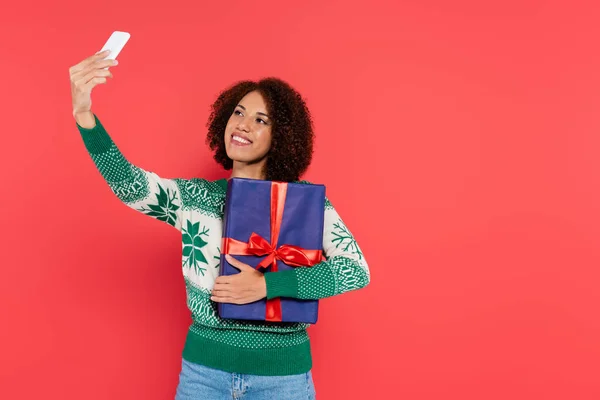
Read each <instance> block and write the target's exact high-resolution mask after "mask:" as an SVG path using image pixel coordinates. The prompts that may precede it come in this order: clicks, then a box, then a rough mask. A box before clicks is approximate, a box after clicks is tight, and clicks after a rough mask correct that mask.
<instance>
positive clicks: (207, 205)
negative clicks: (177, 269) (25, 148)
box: [77, 115, 370, 375]
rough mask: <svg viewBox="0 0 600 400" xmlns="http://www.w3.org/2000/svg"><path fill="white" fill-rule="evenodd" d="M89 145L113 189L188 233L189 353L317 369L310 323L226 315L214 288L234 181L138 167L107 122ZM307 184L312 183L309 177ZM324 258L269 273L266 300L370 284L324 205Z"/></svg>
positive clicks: (252, 367) (88, 133) (210, 359)
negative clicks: (213, 297) (111, 133)
mask: <svg viewBox="0 0 600 400" xmlns="http://www.w3.org/2000/svg"><path fill="white" fill-rule="evenodd" d="M94 118H95V120H96V126H95V127H94V128H92V129H86V128H83V127H81V126H80V125H79V124H77V128H78V130H79V132H80V133H81V136H82V138H83V143H84V145H85V147H86V149H87V151H88V152H89V154H90V156H91V158H92V160H93V162H94V163H95V165H96V167H97V168H98V170H99V172H100V174H101V175H102V177H103V178H104V180H105V181H106V182H107V183H108V185H109V187H110V189H111V190H112V191H113V192H114V193H115V194H116V196H117V197H118V198H119V199H120V200H121V201H122V202H123V203H124V204H126V205H127V206H129V207H131V208H133V209H134V210H137V211H139V212H141V213H143V214H145V215H148V216H150V217H153V218H156V219H158V220H160V221H164V222H166V223H167V224H169V225H171V226H172V227H174V228H175V229H177V230H178V231H179V232H180V234H181V242H182V259H181V268H182V272H183V277H184V280H185V284H186V292H187V306H188V308H189V310H190V311H191V315H192V320H193V323H192V325H191V326H190V328H189V331H188V334H187V338H186V343H185V346H184V349H183V354H182V356H183V358H184V359H186V360H188V361H191V362H195V363H198V364H202V365H205V366H208V367H211V368H216V369H220V370H223V371H228V372H236V373H245V374H254V375H291V374H300V373H305V372H308V371H309V370H310V369H311V368H312V357H311V349H310V341H309V336H308V334H307V332H306V329H307V328H308V327H309V326H310V324H305V323H290V322H263V321H250V320H248V321H245V320H228V319H222V318H220V317H219V315H218V314H217V303H215V302H213V301H212V300H210V293H211V290H212V288H213V285H214V282H215V279H216V277H217V276H218V274H219V259H220V245H221V236H222V229H223V212H224V204H225V194H226V189H227V180H225V179H220V180H216V181H209V180H205V179H200V178H192V179H180V178H174V179H166V178H161V177H159V176H158V175H156V174H155V173H153V172H150V171H146V170H144V169H142V168H140V167H137V166H135V165H133V164H131V163H130V162H129V161H128V160H127V159H126V158H125V157H124V156H123V154H122V153H121V152H120V151H119V149H118V148H117V146H116V145H115V143H114V142H113V140H112V139H111V137H110V136H109V135H108V133H107V131H106V130H105V128H104V126H103V125H102V124H101V123H100V120H99V119H98V117H97V116H96V115H94ZM302 182H303V183H308V182H306V181H302ZM323 253H324V255H325V257H326V260H325V261H322V262H321V263H319V264H317V265H315V266H313V267H310V268H295V269H293V270H291V271H282V272H275V273H270V272H266V273H265V281H266V285H267V298H268V299H272V298H275V297H293V298H298V299H323V298H326V297H331V296H335V295H338V294H341V293H344V292H348V291H351V290H356V289H359V288H362V287H365V286H366V285H367V284H368V283H369V281H370V273H369V268H368V266H367V263H366V261H365V258H364V255H363V253H362V252H361V250H360V248H359V246H358V244H357V243H356V241H355V240H354V237H353V236H352V233H351V232H350V231H349V230H348V228H347V227H346V226H345V225H344V222H343V221H342V219H341V218H340V216H339V215H338V213H337V212H336V210H335V209H334V208H333V206H332V205H331V203H330V202H329V200H327V199H326V204H325V223H324V231H323Z"/></svg>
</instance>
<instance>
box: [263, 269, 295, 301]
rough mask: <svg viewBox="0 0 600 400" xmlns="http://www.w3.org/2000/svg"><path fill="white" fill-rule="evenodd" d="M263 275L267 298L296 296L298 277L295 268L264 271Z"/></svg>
mask: <svg viewBox="0 0 600 400" xmlns="http://www.w3.org/2000/svg"><path fill="white" fill-rule="evenodd" d="M264 276H265V281H266V283H267V299H268V300H270V299H273V298H275V297H294V298H297V297H298V277H297V276H296V271H295V270H293V269H290V270H287V271H277V272H265V273H264Z"/></svg>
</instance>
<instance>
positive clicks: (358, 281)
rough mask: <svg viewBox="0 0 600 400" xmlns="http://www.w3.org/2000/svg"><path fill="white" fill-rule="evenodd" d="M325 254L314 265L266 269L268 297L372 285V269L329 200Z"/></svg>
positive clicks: (319, 294)
mask: <svg viewBox="0 0 600 400" xmlns="http://www.w3.org/2000/svg"><path fill="white" fill-rule="evenodd" d="M323 253H324V255H325V258H326V260H325V261H322V262H320V263H319V264H317V265H315V266H313V267H298V268H294V269H292V270H286V271H278V272H265V274H264V276H265V281H266V285H267V299H272V298H275V297H293V298H297V299H304V300H317V299H322V298H326V297H331V296H335V295H338V294H342V293H345V292H349V291H351V290H356V289H360V288H363V287H365V286H367V285H368V284H369V282H370V272H369V267H368V265H367V262H366V261H365V257H364V255H363V253H362V251H361V249H360V247H359V246H358V244H357V243H356V240H355V239H354V236H353V235H352V233H351V232H350V231H349V230H348V228H347V227H346V225H345V224H344V222H343V221H342V219H341V218H340V216H339V215H338V213H337V211H336V210H335V208H333V206H332V205H331V203H330V202H329V201H328V200H326V208H325V220H324V224H323Z"/></svg>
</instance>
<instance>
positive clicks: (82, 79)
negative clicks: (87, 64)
mask: <svg viewBox="0 0 600 400" xmlns="http://www.w3.org/2000/svg"><path fill="white" fill-rule="evenodd" d="M103 77H112V72H110V71H108V70H102V69H101V70H92V71H90V72H88V73H87V74H85V75H81V74H76V75H75V76H73V77H71V80H72V82H73V84H74V85H75V86H77V87H83V86H84V85H85V84H87V83H88V82H90V81H91V80H92V79H94V78H103Z"/></svg>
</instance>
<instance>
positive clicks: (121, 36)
mask: <svg viewBox="0 0 600 400" xmlns="http://www.w3.org/2000/svg"><path fill="white" fill-rule="evenodd" d="M130 36H131V35H130V34H129V33H127V32H121V31H114V32H113V33H112V34H111V35H110V37H109V38H108V40H107V41H106V43H105V44H104V46H103V47H102V50H100V51H99V52H98V53H96V54H94V55H92V56H90V57H87V58H86V59H84V60H83V61H81V62H79V63H78V64H76V65H74V66H72V67H71V68H69V75H70V78H71V97H72V105H73V116H75V117H76V119H78V122H82V123H85V124H86V126H93V124H94V119H93V115H92V114H91V107H92V98H91V95H92V89H93V88H94V87H95V86H96V85H99V84H105V83H106V82H107V79H108V78H112V73H111V72H110V71H109V70H108V68H109V67H112V66H114V65H116V58H117V56H118V55H119V53H120V52H121V50H123V47H124V46H125V44H126V43H127V41H128V40H129V38H130ZM82 126H83V125H82Z"/></svg>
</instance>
